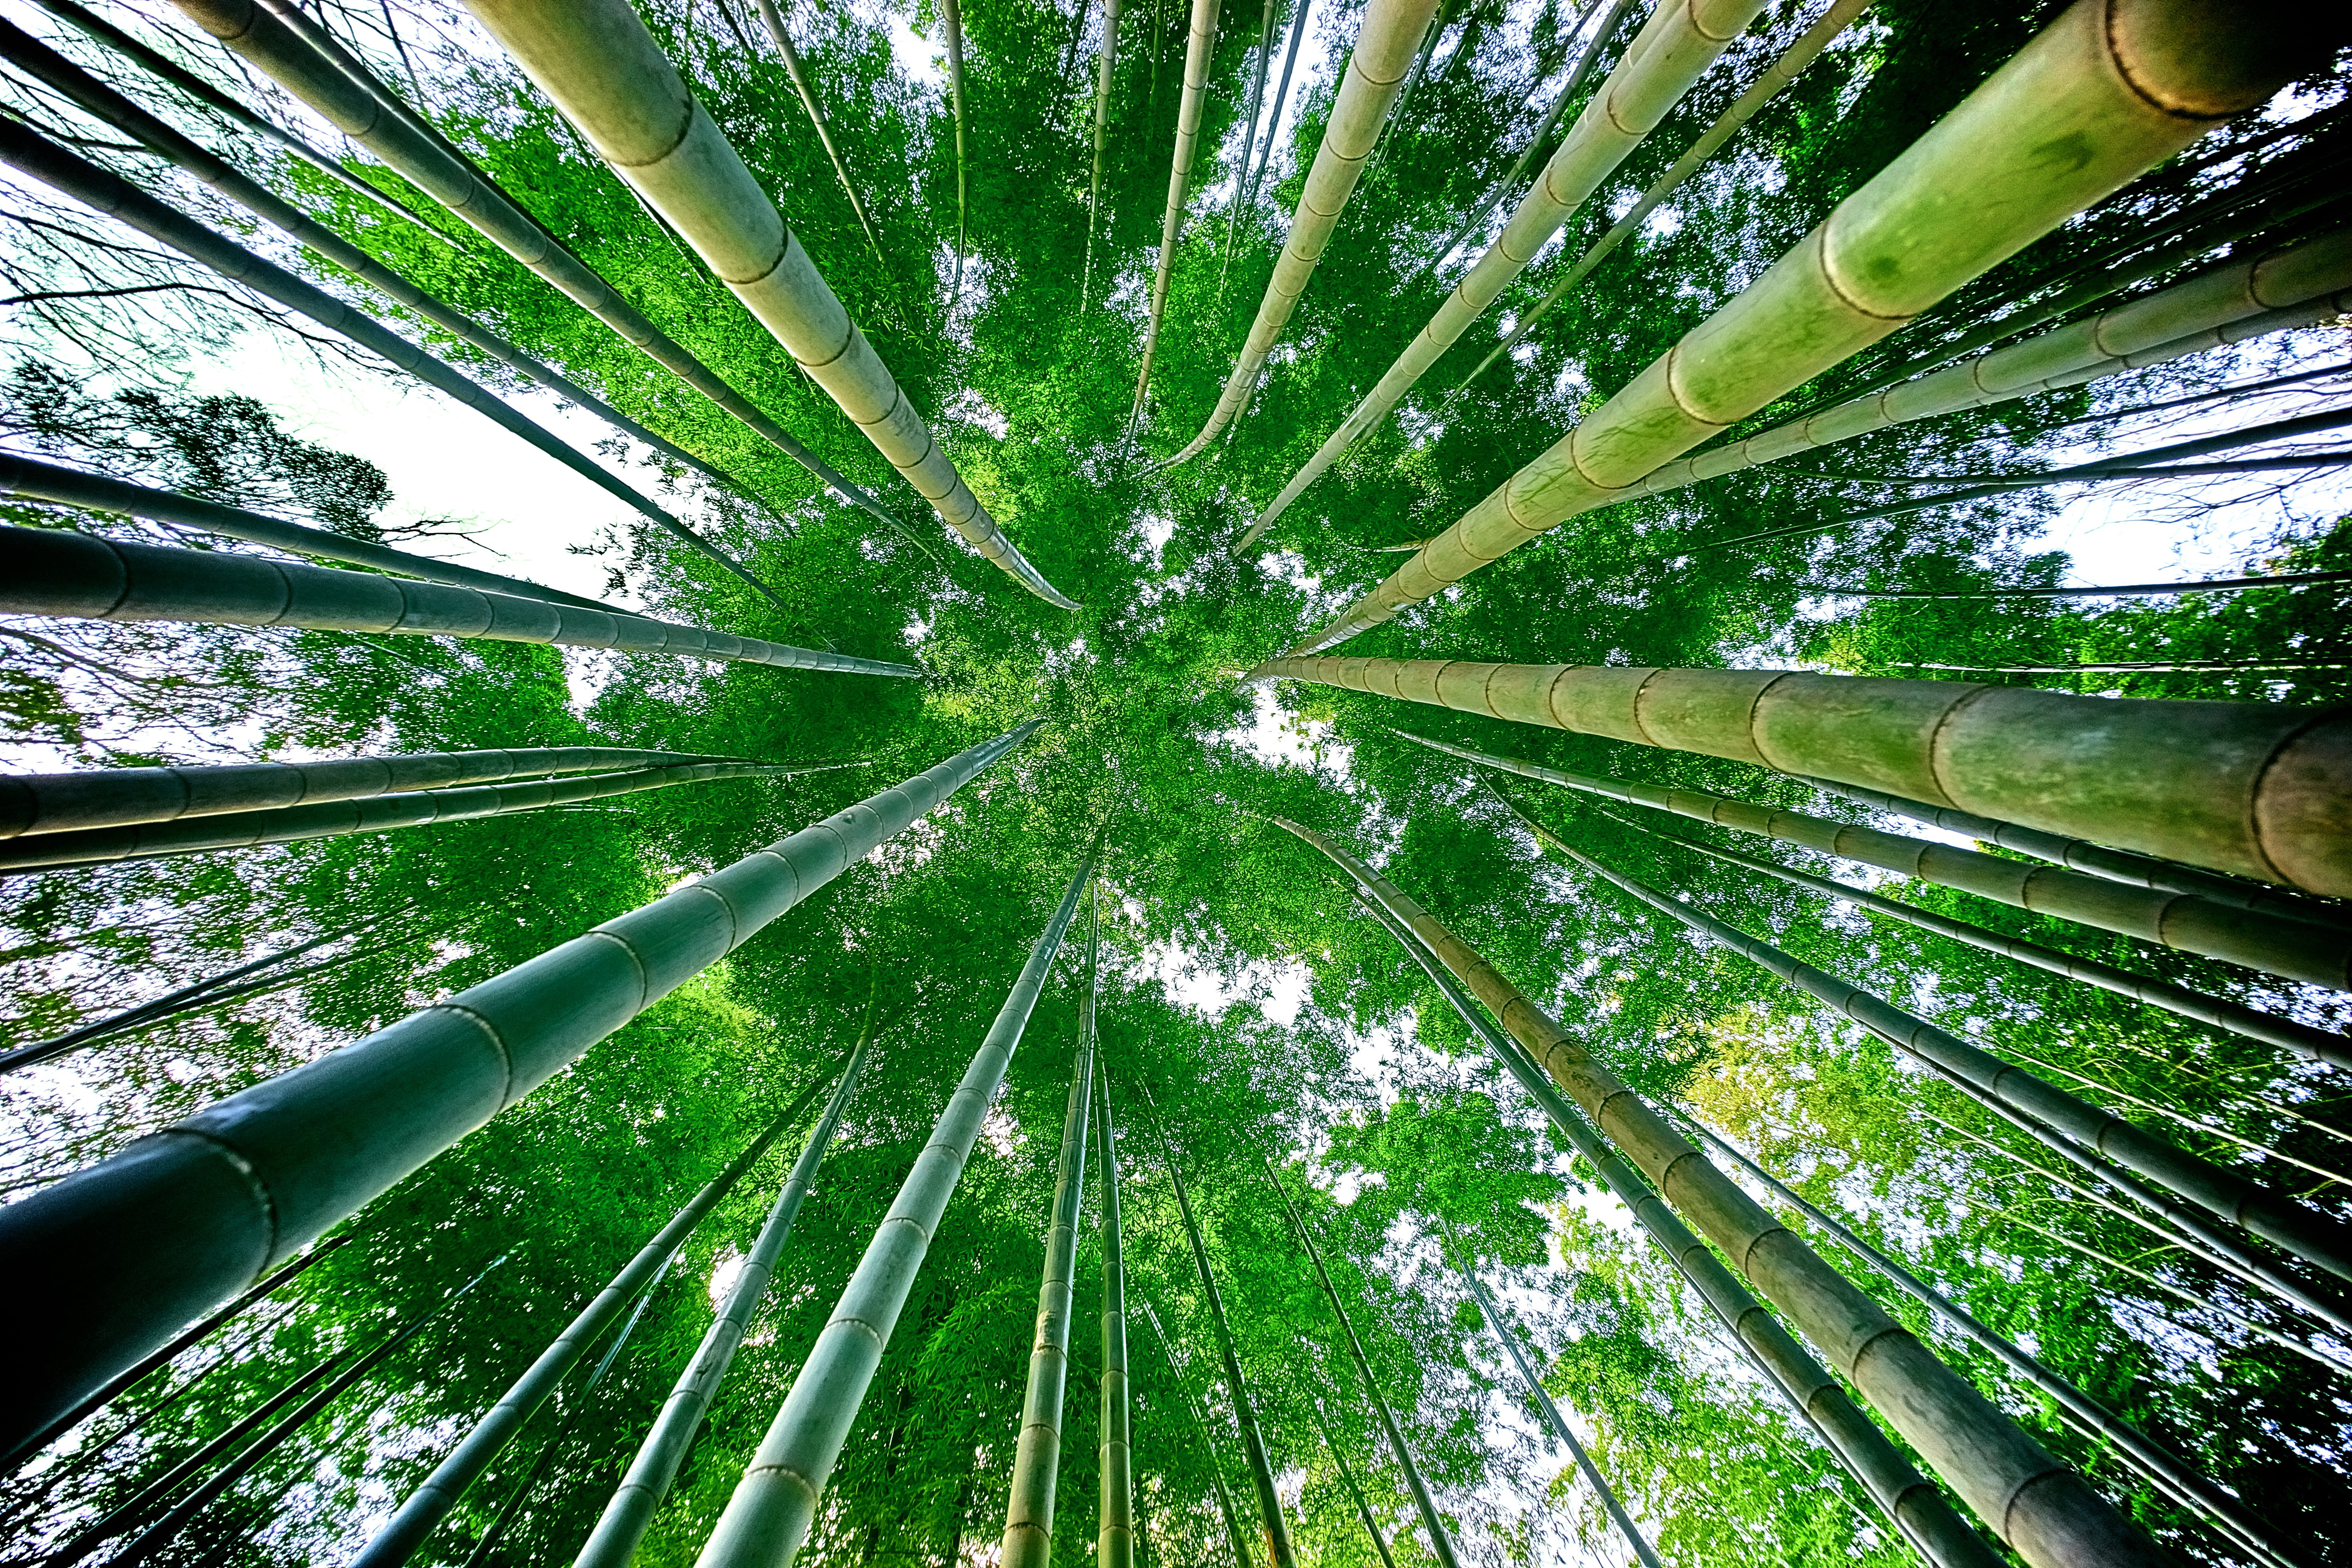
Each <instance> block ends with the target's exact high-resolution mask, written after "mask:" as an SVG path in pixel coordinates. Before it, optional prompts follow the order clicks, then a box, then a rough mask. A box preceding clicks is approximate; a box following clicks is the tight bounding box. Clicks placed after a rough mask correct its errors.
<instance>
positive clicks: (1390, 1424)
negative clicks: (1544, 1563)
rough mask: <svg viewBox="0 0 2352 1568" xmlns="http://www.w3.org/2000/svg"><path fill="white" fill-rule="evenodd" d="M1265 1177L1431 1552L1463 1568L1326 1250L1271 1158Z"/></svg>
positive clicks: (1446, 1566)
mask: <svg viewBox="0 0 2352 1568" xmlns="http://www.w3.org/2000/svg"><path fill="white" fill-rule="evenodd" d="M1265 1179H1266V1180H1267V1181H1269V1182H1271V1183H1273V1184H1274V1191H1275V1195H1276V1196H1277V1197H1279V1198H1281V1200H1282V1212H1283V1213H1284V1214H1285V1215H1287V1216H1288V1217H1289V1220H1290V1228H1291V1230H1292V1232H1293V1233H1294V1234H1295V1235H1297V1237H1298V1240H1299V1243H1300V1245H1302V1246H1304V1247H1306V1248H1307V1262H1309V1263H1311V1264H1313V1265H1314V1266H1315V1279H1316V1283H1318V1284H1319V1285H1321V1286H1322V1287H1323V1299H1324V1300H1327V1301H1328V1302H1330V1303H1331V1315H1332V1316H1333V1317H1335V1318H1337V1319H1338V1320H1339V1337H1340V1338H1341V1339H1342V1340H1343V1341H1345V1342H1346V1343H1347V1346H1348V1359H1349V1360H1350V1361H1352V1362H1354V1363H1356V1375H1357V1376H1358V1377H1360V1378H1361V1379H1363V1382H1364V1392H1365V1393H1367V1394H1370V1395H1371V1399H1372V1411H1373V1413H1374V1414H1375V1415H1378V1416H1380V1418H1381V1431H1383V1432H1385V1433H1387V1434H1388V1439H1389V1452H1390V1453H1391V1454H1393V1455H1395V1456H1396V1462H1397V1468H1399V1469H1401V1470H1402V1471H1403V1472H1404V1484H1405V1489H1406V1490H1407V1491H1410V1492H1411V1493H1412V1505H1413V1507H1414V1508H1416V1509H1418V1510H1420V1511H1421V1524H1422V1528H1423V1530H1426V1531H1429V1550H1430V1553H1431V1555H1433V1556H1434V1557H1435V1558H1436V1559H1437V1561H1438V1562H1439V1563H1442V1564H1444V1568H1460V1564H1461V1559H1460V1557H1458V1556H1457V1555H1456V1554H1455V1553H1454V1536H1453V1533H1452V1532H1451V1531H1448V1530H1447V1529H1446V1528H1445V1521H1444V1519H1443V1518H1442V1517H1440V1516H1439V1514H1438V1511H1437V1500H1436V1499H1435V1498H1433V1497H1432V1496H1430V1495H1429V1483H1428V1482H1427V1481H1425V1480H1423V1479H1422V1475H1421V1467H1420V1466H1419V1465H1416V1464H1414V1463H1413V1462H1412V1448H1410V1447H1407V1446H1406V1444H1405V1440H1404V1433H1403V1431H1402V1429H1401V1428H1400V1427H1399V1426H1397V1419H1396V1412H1395V1411H1393V1410H1391V1409H1390V1408H1389V1400H1388V1395H1387V1394H1383V1393H1381V1384H1380V1380H1379V1379H1378V1378H1376V1377H1374V1376H1373V1375H1372V1363H1371V1360H1370V1357H1368V1356H1366V1355H1365V1354H1364V1342H1362V1341H1361V1340H1360V1339H1358V1338H1357V1337H1356V1325H1355V1324H1354V1323H1353V1322H1352V1321H1349V1317H1348V1309H1347V1308H1346V1307H1344V1306H1342V1305H1341V1304H1340V1302H1339V1287H1338V1286H1336V1285H1334V1284H1333V1283H1332V1282H1331V1271H1330V1270H1329V1269H1328V1268H1324V1267H1323V1254H1322V1252H1321V1251H1320V1250H1319V1249H1318V1247H1316V1245H1315V1237H1314V1236H1313V1235H1312V1234H1310V1233H1309V1232H1308V1230H1307V1221H1306V1219H1305V1218H1304V1217H1303V1216H1301V1215H1300V1214H1299V1212H1298V1206H1297V1205H1296V1204H1294V1203H1292V1202H1291V1201H1290V1193H1289V1190H1288V1189H1287V1188H1286V1187H1285V1186H1284V1185H1283V1184H1282V1178H1281V1177H1279V1176H1277V1175H1276V1174H1275V1172H1274V1164H1273V1163H1272V1162H1271V1161H1269V1162H1267V1163H1266V1167H1265Z"/></svg>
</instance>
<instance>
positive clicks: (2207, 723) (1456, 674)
mask: <svg viewBox="0 0 2352 1568" xmlns="http://www.w3.org/2000/svg"><path fill="white" fill-rule="evenodd" d="M1267 678H1277V679H1299V680H1314V681H1319V682H1320V683H1322V684H1324V685H1327V686H1340V687H1345V688H1347V689H1349V690H1353V691H1369V692H1371V693H1372V694H1374V695H1376V696H1381V697H1397V698H1402V700H1406V701H1410V702H1425V703H1428V704H1430V705H1432V706H1433V707H1439V708H1452V709H1454V710H1456V711H1458V712H1464V713H1478V714H1484V715H1485V716H1486V717H1488V718H1493V719H1507V720H1510V721H1515V722H1517V723H1522V724H1538V725H1543V726H1546V727H1548V728H1550V729H1554V730H1569V731H1575V732H1578V733H1581V734H1592V735H1601V736H1605V737H1606V738H1608V739H1610V740H1613V741H1627V742H1633V744H1635V745H1643V746H1657V747H1661V748H1663V749H1664V750H1667V751H1679V752H1699V753H1701V754H1702V755H1706V756H1715V757H1727V758H1730V759H1733V760H1735V761H1738V762H1743V763H1754V764H1755V765H1757V766H1759V767H1763V768H1769V769H1772V770H1774V771H1776V772H1779V773H1790V774H1793V775H1795V776H1797V777H1800V778H1819V779H1829V780H1832V781H1834V782H1836V783H1839V784H1861V785H1863V786H1864V787H1865V788H1869V789H1877V790H1885V791H1887V792H1889V793H1890V794H1895V795H1902V796H1904V797H1905V798H1906V799H1910V800H1922V801H1927V802H1928V803H1930V804H1932V805H1942V806H1952V807H1956V808H1958V809H1959V810H1962V811H1969V812H1975V813H1978V814H1980V815H1982V816H1989V817H1995V818H1999V819H2000V820H2001V821H2005V822H2016V823H2021V824H2023V825H2025V826H2030V827H2036V828H2040V829H2042V830H2043V831H2045V832H2050V833H2057V834H2063V835H2064V836H2066V837H2073V838H2084V839H2089V840H2092V841H2094V842H2097V843H2103V844H2111V845H2114V846H2116V847H2118V848H2124V849H2131V850H2136V851H2137V852H2139V853H2141V854H2144V855H2153V856H2157V857H2158V858H2163V859H2167V860H2177V861H2180V862H2183V863H2185V864H2188V865H2191V866H2199V867H2203V868H2207V869H2210V870H2217V871H2223V872H2227V873H2229V874H2230V875H2231V876H2237V877H2252V878H2259V879H2263V880H2264V881H2270V882H2277V883H2282V884H2284V885H2285V886H2288V887H2292V888H2298V889H2303V890H2304V891H2305V892H2313V893H2321V894H2326V895H2344V894H2352V836H2347V834H2346V833H2345V832H2344V831H2343V828H2342V826H2341V825H2342V822H2343V820H2344V814H2345V813H2346V812H2347V810H2352V804H2347V799H2348V798H2352V718H2345V717H2338V716H2336V713H2335V711H2334V710H2326V709H2317V708H2294V707H2288V706H2285V705H2284V704H2277V703H2267V702H2181V701H2164V700H2151V699H2146V698H2125V699H2121V700H2109V699H2106V698H2096V697H2077V696H2074V694H2072V693H2070V692H2060V691H2039V690H2035V689H2032V688H2028V687H1994V686H1983V685H1979V684H1976V683H1974V682H1966V681H1949V680H1894V679H1885V678H1881V677H1875V676H1849V675H1812V674H1808V673H1802V672H1798V671H1793V670H1780V669H1657V668H1644V667H1633V668H1626V667H1622V666H1615V665H1559V664H1548V665H1541V664H1479V663H1473V662H1471V661H1468V660H1464V659H1389V658H1278V659H1270V660H1268V661H1267V662H1265V663H1264V664H1262V665H1259V666H1258V667H1257V668H1255V669H1254V670H1251V671H1250V672H1249V673H1248V674H1247V675H1245V676H1244V678H1243V679H1267ZM2184 735H2194V736H2196V737H2197V738H2198V743H2197V744H2196V745H2195V746H2193V747H2184V746H2183V745H2182V744H2181V737H2182V736H2184ZM2235 912H2236V911H2231V913H2232V914H2234V913H2235Z"/></svg>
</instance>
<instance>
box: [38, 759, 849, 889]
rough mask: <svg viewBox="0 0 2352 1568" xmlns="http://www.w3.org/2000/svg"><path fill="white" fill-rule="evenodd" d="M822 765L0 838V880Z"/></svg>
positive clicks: (684, 768) (688, 767)
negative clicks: (43, 872) (70, 868)
mask: <svg viewBox="0 0 2352 1568" xmlns="http://www.w3.org/2000/svg"><path fill="white" fill-rule="evenodd" d="M856 765H857V764H856V763H833V764H831V765H830V766H828V767H824V768H788V767H768V766H764V765H762V764H761V763H683V764H676V765H672V766H667V767H653V768H635V769H632V770H630V771H629V772H626V773H592V774H589V775H587V776H586V777H583V778H561V779H539V780H533V781H530V782H529V783H524V784H482V785H478V786H476V787H474V788H470V789H428V790H419V791H417V792H415V793H414V794H408V795H373V796H370V797H368V798H366V799H363V800H344V801H328V802H325V803H323V804H321V805H289V806H281V807H278V808H277V809H275V810H268V811H232V812H224V813H222V814H221V815H219V816H194V817H189V818H186V819H185V820H183V821H177V822H153V823H143V824H139V825H136V826H128V827H88V828H82V829H80V830H79V831H75V832H65V833H34V834H27V835H26V836H24V837H17V838H10V839H5V840H0V877H11V876H22V875H26V874H28V873H32V872H39V871H49V870H58V869H62V868H68V867H75V868H79V867H87V866H110V865H116V864H120V863H121V862H123V861H129V860H159V859H163V858H169V857H172V856H178V855H200V854H203V853H205V851H207V850H213V849H248V848H253V847H257V846H259V845H264V844H294V843H300V842H305V841H307V840H310V839H314V838H340V837H343V836H345V835H347V834H353V833H390V832H394V831H395V830H397V829H399V828H403V827H423V826H426V825H428V824H431V823H439V822H466V821H470V820H472V819H474V818H477V817H484V816H510V815H512V814H513V813H515V812H519V811H538V810H541V809H542V808H544V807H547V806H551V805H571V804H572V803H574V802H578V801H583V800H604V799H607V798H609V797H610V796H613V795H634V794H636V793H637V792H638V791H641V790H649V789H667V788H668V787H670V786H671V785H672V784H706V783H712V782H718V781H724V780H730V779H771V778H793V777H795V776H796V775H798V774H801V773H827V772H830V771H832V768H835V767H855V766H856Z"/></svg>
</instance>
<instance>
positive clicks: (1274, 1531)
mask: <svg viewBox="0 0 2352 1568" xmlns="http://www.w3.org/2000/svg"><path fill="white" fill-rule="evenodd" d="M1138 1087H1140V1086H1138ZM1143 1099H1144V1103H1146V1104H1147V1105H1150V1104H1151V1091H1150V1089H1144V1090H1143ZM1152 1115H1153V1117H1154V1118H1155V1119H1157V1118H1158V1116H1159V1107H1158V1106H1156V1105H1153V1106H1152ZM1160 1163H1162V1164H1164V1165H1166V1166H1167V1167H1168V1184H1169V1186H1170V1187H1171V1189H1172V1190H1173V1191H1174V1192H1175V1194H1176V1213H1177V1215H1178V1216H1179V1217H1181V1219H1182V1220H1183V1222H1184V1239H1185V1240H1186V1241H1187V1242H1189V1243H1190V1244H1191V1245H1192V1266H1193V1268H1196V1269H1198V1270H1199V1271H1200V1276H1201V1294H1202V1297H1203V1298H1205V1299H1206V1300H1207V1301H1208V1303H1209V1321H1211V1322H1212V1323H1213V1324H1214V1325H1215V1327H1216V1331H1217V1353H1218V1355H1219V1356H1220V1357H1221V1358H1222V1359H1223V1362H1224V1367H1225V1393H1226V1394H1227V1395H1228V1396H1229V1397H1230V1398H1231V1399H1232V1400H1233V1405H1234V1425H1236V1426H1239V1427H1240V1428H1241V1434H1242V1453H1243V1455H1244V1458H1247V1459H1248V1461H1249V1470H1250V1480H1251V1482H1252V1484H1254V1485H1255V1487H1256V1488H1257V1507H1258V1518H1259V1520H1260V1521H1261V1523H1262V1524H1263V1525H1264V1527H1265V1554H1266V1557H1267V1559H1268V1560H1269V1561H1270V1562H1271V1563H1273V1564H1274V1568H1294V1564H1295V1563H1296V1562H1297V1559H1296V1557H1295V1556H1294V1555H1293V1553H1292V1552H1291V1548H1290V1531H1289V1528H1288V1527H1287V1526H1286V1524H1285V1523H1284V1522H1283V1518H1282V1496H1281V1494H1280V1493H1279V1492H1277V1491H1276V1490H1275V1486H1274V1467H1273V1465H1272V1464H1270V1463H1269V1462H1268V1461H1267V1459H1266V1455H1265V1437H1264V1436H1261V1435H1260V1433H1259V1431H1258V1424H1257V1408H1256V1406H1255V1405H1252V1404H1251V1403H1250V1396H1249V1384H1247V1383H1245V1382H1244V1380H1243V1378H1242V1363H1241V1358H1240V1356H1238V1355H1237V1354H1235V1353H1234V1331H1233V1328H1232V1326H1231V1325H1230V1324H1228V1323H1227V1322H1226V1321H1225V1299H1224V1296H1223V1293H1222V1292H1221V1291H1219V1290H1218V1289H1217V1276H1216V1273H1215V1271H1214V1270H1213V1269H1212V1268H1210V1267H1209V1249H1208V1248H1207V1247H1204V1246H1203V1245H1202V1242H1201V1226H1200V1223H1199V1222H1198V1221H1197V1220H1195V1219H1194V1218H1193V1217H1192V1199H1191V1198H1190V1197H1188V1196H1186V1195H1185V1192H1184V1178H1183V1176H1182V1174H1181V1173H1179V1172H1178V1170H1177V1169H1176V1157H1175V1154H1174V1153H1173V1152H1171V1150H1170V1149H1169V1147H1168V1133H1167V1126H1166V1123H1165V1122H1161V1123H1160ZM1241 1555H1242V1558H1243V1561H1244V1562H1246V1561H1247V1560H1248V1559H1247V1554H1246V1553H1243V1554H1241Z"/></svg>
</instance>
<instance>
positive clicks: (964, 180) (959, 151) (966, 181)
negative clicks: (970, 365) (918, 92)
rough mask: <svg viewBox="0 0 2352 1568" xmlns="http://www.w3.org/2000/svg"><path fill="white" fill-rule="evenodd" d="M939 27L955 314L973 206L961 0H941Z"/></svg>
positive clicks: (950, 292) (951, 299) (950, 306)
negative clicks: (951, 175)
mask: <svg viewBox="0 0 2352 1568" xmlns="http://www.w3.org/2000/svg"><path fill="white" fill-rule="evenodd" d="M940 28H941V30H942V31H944V32H945V33H946V34H947V45H948V103H949V106H950V109H951V110H953V111H954V115H955V166H956V246H955V281H954V282H952V283H951V284H950V285H949V287H948V313H949V314H950V315H952V314H954V313H955V308H956V301H957V300H961V299H962V298H963V264H964V240H965V234H966V229H967V223H968V219H969V217H970V215H971V195H970V179H971V174H970V168H969V164H968V163H967V160H966V158H965V153H964V110H963V3H962V0H940Z"/></svg>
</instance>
